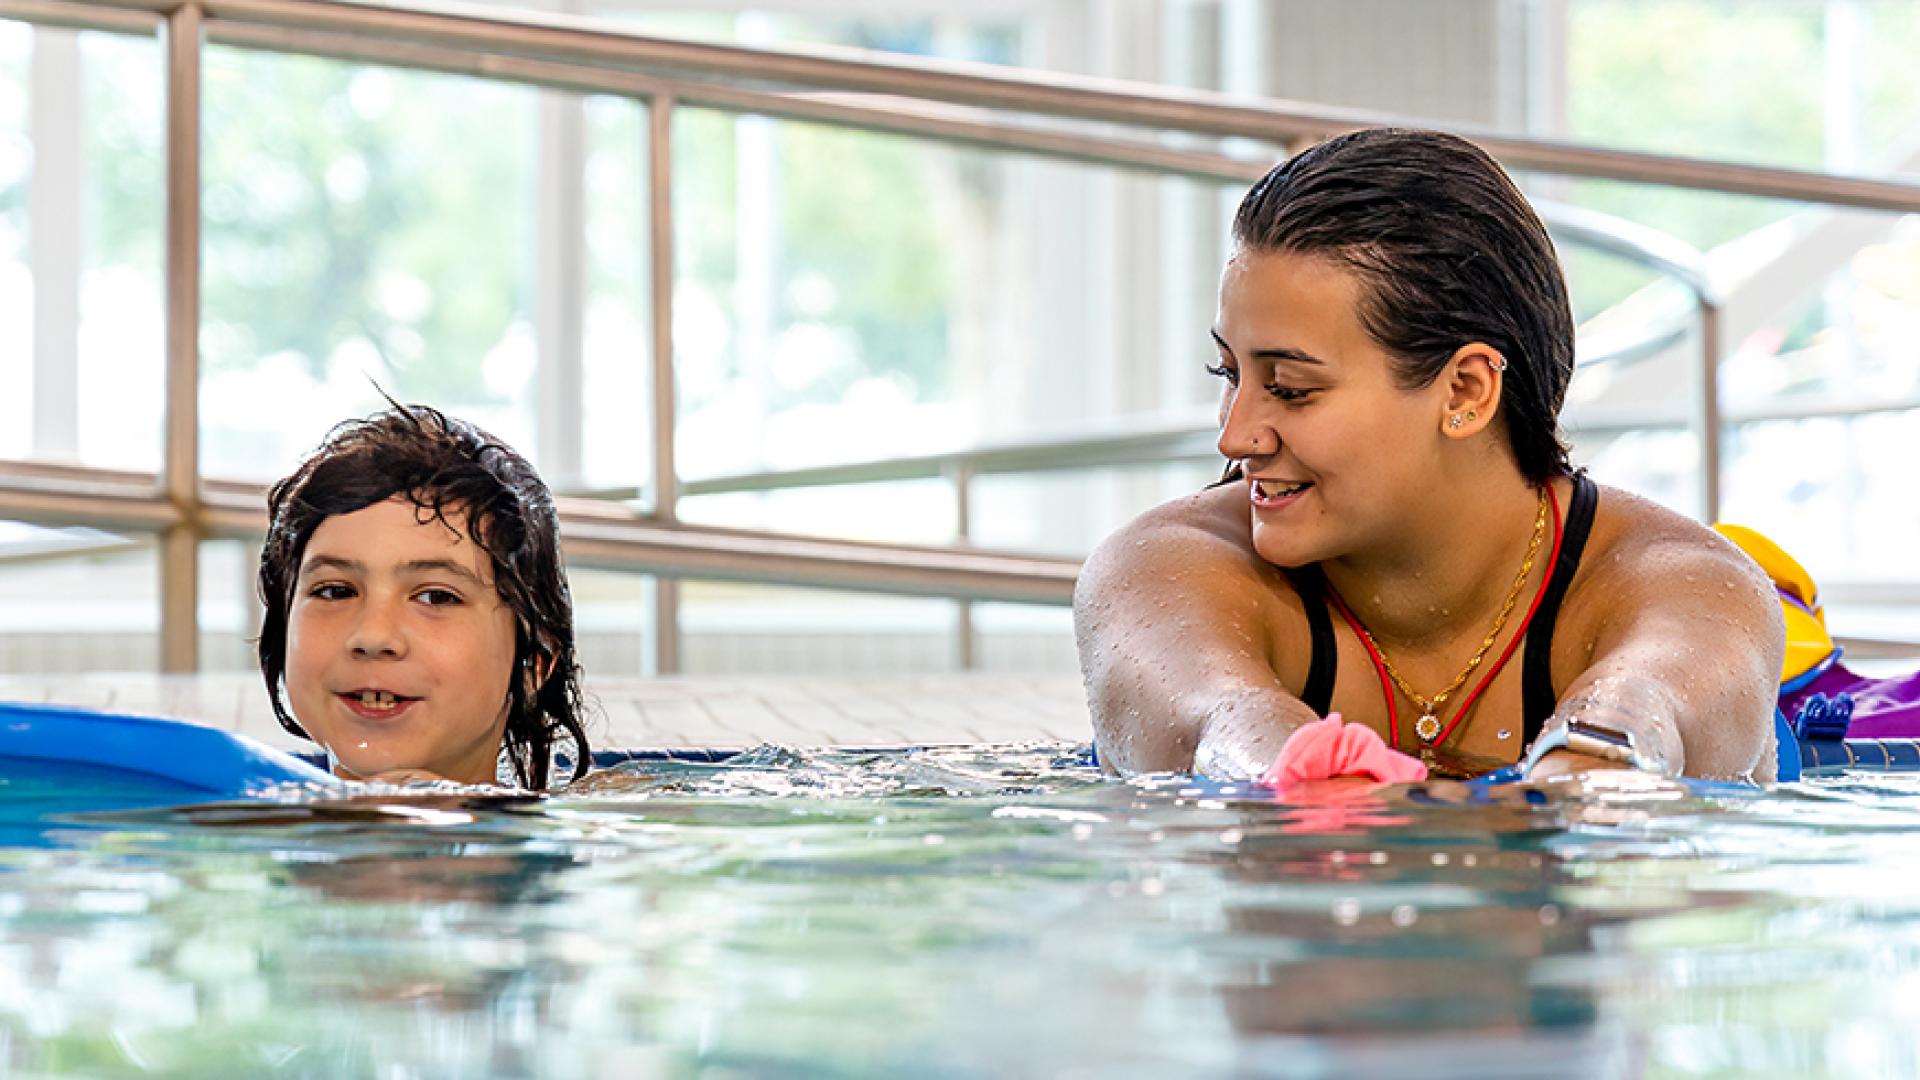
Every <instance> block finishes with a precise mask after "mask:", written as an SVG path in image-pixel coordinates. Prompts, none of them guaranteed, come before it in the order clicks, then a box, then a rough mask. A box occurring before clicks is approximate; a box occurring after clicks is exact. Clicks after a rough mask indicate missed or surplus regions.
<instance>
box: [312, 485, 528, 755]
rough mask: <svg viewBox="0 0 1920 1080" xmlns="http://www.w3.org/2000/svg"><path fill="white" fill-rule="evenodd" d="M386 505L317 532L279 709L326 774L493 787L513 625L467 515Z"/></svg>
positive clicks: (398, 502) (403, 503)
mask: <svg viewBox="0 0 1920 1080" xmlns="http://www.w3.org/2000/svg"><path fill="white" fill-rule="evenodd" d="M423 517H426V515H425V514H424V513H423V512H422V511H420V510H418V509H417V508H416V507H415V506H414V505H413V504H412V503H411V502H408V501H407V500H406V499H404V498H400V497H395V498H392V499H388V500H387V501H385V502H381V503H376V504H374V505H372V506H369V507H367V508H366V509H364V510H357V511H355V512H353V513H351V514H340V515H337V516H334V517H330V518H327V519H325V520H324V521H322V522H321V523H320V526H319V527H318V528H316V529H315V530H314V531H313V536H312V537H311V538H310V539H309V540H308V541H307V549H306V555H305V557H304V558H303V560H302V562H301V564H300V570H299V578H298V580H297V583H296V584H295V587H294V595H293V609H292V611H291V613H290V616H289V618H288V625H287V698H288V703H289V704H290V705H291V706H292V708H293V715H294V719H296V720H298V721H299V722H300V726H301V727H303V728H305V729H306V730H307V733H308V734H309V735H311V736H313V738H314V740H315V741H316V742H318V743H320V745H322V746H324V747H326V748H327V752H328V753H329V754H330V755H332V758H333V763H334V766H333V768H334V772H335V773H338V774H339V775H341V776H346V777H358V778H366V777H373V776H376V775H379V774H382V773H392V772H397V771H401V770H410V771H424V772H428V773H432V774H434V775H436V776H441V777H445V778H446V779H449V780H457V781H460V782H462V783H469V784H490V783H493V782H494V766H495V761H496V760H497V759H498V756H499V753H500V739H501V734H502V732H503V731H504V730H505V728H506V722H507V687H508V686H509V684H510V680H511V679H512V678H513V645H514V626H515V621H514V616H513V610H512V609H511V608H509V607H508V606H507V605H506V603H505V601H503V600H502V599H501V597H500V593H499V591H498V590H497V589H495V587H494V584H493V564H492V560H490V559H489V558H488V557H487V554H486V553H485V552H483V551H481V550H480V549H479V548H478V547H476V546H475V545H474V544H473V543H472V542H471V541H469V540H468V539H467V537H466V529H467V524H466V516H465V515H464V514H463V513H459V512H456V511H452V510H449V511H448V512H447V515H446V520H445V521H444V522H443V521H441V520H439V519H435V518H430V517H427V518H426V520H424V521H423V520H422V518H423Z"/></svg>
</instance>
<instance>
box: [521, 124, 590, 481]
mask: <svg viewBox="0 0 1920 1080" xmlns="http://www.w3.org/2000/svg"><path fill="white" fill-rule="evenodd" d="M539 118H540V119H539V127H540V130H539V141H540V163H539V166H538V167H537V170H536V171H537V173H538V175H537V178H536V181H535V183H534V192H535V196H536V199H537V202H536V203H535V206H534V219H535V221H536V222H537V227H536V229H535V230H534V233H535V235H534V242H533V246H534V265H535V266H536V267H537V268H538V271H537V273H536V276H535V286H534V310H533V326H534V334H535V338H536V340H537V341H538V342H539V346H538V350H539V357H540V366H539V369H538V373H537V375H536V376H535V386H536V392H535V403H536V404H535V409H536V412H535V417H536V420H537V423H536V424H535V427H534V431H535V448H536V449H537V450H538V451H539V463H540V472H541V474H542V475H543V476H545V477H546V480H547V484H548V485H549V486H550V487H552V488H553V489H554V490H555V491H570V490H574V489H577V488H579V487H580V486H581V485H582V483H583V480H582V475H583V471H584V461H583V454H582V438H581V427H582V423H581V421H582V413H583V412H584V402H585V396H584V387H585V374H584V371H583V368H584V364H585V362H584V357H583V354H584V352H585V342H584V340H583V339H584V337H585V325H584V324H585V321H586V306H587V304H586V293H587V257H586V249H587V225H586V200H587V195H586V179H585V178H586V165H587V135H586V130H587V116H586V103H585V102H584V101H582V100H581V99H580V97H579V96H578V95H575V94H569V93H565V92H562V91H559V90H543V91H541V93H540V105H539Z"/></svg>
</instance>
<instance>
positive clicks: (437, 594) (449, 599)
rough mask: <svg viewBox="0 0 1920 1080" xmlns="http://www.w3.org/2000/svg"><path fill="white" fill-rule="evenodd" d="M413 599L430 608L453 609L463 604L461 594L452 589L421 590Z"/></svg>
mask: <svg viewBox="0 0 1920 1080" xmlns="http://www.w3.org/2000/svg"><path fill="white" fill-rule="evenodd" d="M413 598H414V599H415V600H418V601H420V602H421V603H423V604H425V605H427V606H428V607H452V606H453V605H455V604H458V603H461V599H460V594H459V593H457V592H454V591H453V590H452V589H421V590H420V591H419V592H417V593H414V594H413Z"/></svg>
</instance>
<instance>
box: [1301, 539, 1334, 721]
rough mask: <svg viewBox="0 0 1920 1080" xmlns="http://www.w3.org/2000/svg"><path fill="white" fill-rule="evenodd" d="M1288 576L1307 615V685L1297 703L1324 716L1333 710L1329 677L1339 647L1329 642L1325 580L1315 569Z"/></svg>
mask: <svg viewBox="0 0 1920 1080" xmlns="http://www.w3.org/2000/svg"><path fill="white" fill-rule="evenodd" d="M1289 576H1290V577H1292V579H1293V587H1294V591H1295V592H1297V593H1299V594H1300V606H1301V607H1303V608H1305V609H1306V613H1307V643H1308V644H1307V648H1308V653H1307V656H1308V661H1307V685H1306V687H1305V688H1304V689H1302V690H1301V691H1300V700H1301V701H1303V702H1305V703H1306V706H1307V708H1309V709H1312V710H1313V714H1314V715H1315V716H1322V717H1324V716H1326V715H1327V713H1328V712H1329V711H1331V710H1332V709H1333V677H1334V674H1335V669H1336V667H1337V665H1338V664H1339V662H1340V653H1339V645H1338V644H1337V643H1336V642H1335V641H1334V639H1333V615H1332V614H1331V613H1330V612H1329V611H1328V610H1327V588H1326V586H1327V579H1326V578H1324V577H1322V576H1321V574H1320V568H1319V567H1317V566H1309V567H1306V568H1304V569H1302V570H1296V571H1294V572H1293V573H1292V574H1290V575H1289Z"/></svg>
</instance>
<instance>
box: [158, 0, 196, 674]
mask: <svg viewBox="0 0 1920 1080" xmlns="http://www.w3.org/2000/svg"><path fill="white" fill-rule="evenodd" d="M200 24H201V14H200V9H199V8H198V7H197V6H195V5H193V4H185V5H183V6H181V7H180V8H178V9H176V10H174V11H173V12H172V13H170V14H169V15H168V16H167V29H166V42H167V150H166V155H167V181H166V186H167V225H166V253H167V254H166V263H167V284H166V305H167V315H166V320H167V323H166V325H167V373H166V447H165V451H164V457H163V459H162V466H161V475H160V484H161V488H162V490H163V492H164V493H165V495H166V497H167V499H168V501H169V502H171V503H172V504H173V506H174V510H175V511H176V513H177V514H178V515H179V516H178V518H177V520H176V521H175V523H174V524H173V525H171V526H170V527H168V529H167V530H166V532H165V533H164V534H163V535H162V536H161V540H160V668H161V670H162V671H168V672H185V671H196V670H198V669H199V666H200V612H199V598H200V582H199V577H200V566H199V562H200V509H199V508H200V442H199V439H200Z"/></svg>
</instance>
